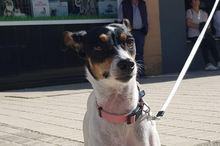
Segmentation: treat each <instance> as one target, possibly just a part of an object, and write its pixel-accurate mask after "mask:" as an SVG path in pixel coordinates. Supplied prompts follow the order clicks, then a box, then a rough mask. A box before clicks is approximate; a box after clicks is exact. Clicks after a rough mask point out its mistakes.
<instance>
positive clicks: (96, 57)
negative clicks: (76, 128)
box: [64, 20, 160, 146]
mask: <svg viewBox="0 0 220 146" xmlns="http://www.w3.org/2000/svg"><path fill="white" fill-rule="evenodd" d="M134 41H135V40H134V38H133V36H132V34H131V32H130V28H129V22H128V21H127V20H122V21H121V22H120V23H113V24H109V25H107V26H102V27H97V28H94V29H92V30H90V31H89V32H86V31H79V32H64V45H65V46H71V47H72V48H74V49H75V50H76V51H77V52H78V53H79V55H80V56H81V57H84V58H85V59H86V60H87V66H86V73H87V79H88V80H89V81H90V82H91V84H92V86H93V88H94V91H93V92H92V93H91V94H90V96H89V99H88V103H87V112H86V114H85V117H84V121H83V133H84V143H85V146H159V145H160V139H159V136H158V133H157V130H156V125H155V122H154V121H153V120H151V119H150V118H149V113H148V112H146V110H148V108H147V106H146V104H145V103H144V102H143V100H142V99H141V97H140V96H139V90H138V88H137V82H136V75H137V64H136V62H135V52H136V48H135V42H134Z"/></svg>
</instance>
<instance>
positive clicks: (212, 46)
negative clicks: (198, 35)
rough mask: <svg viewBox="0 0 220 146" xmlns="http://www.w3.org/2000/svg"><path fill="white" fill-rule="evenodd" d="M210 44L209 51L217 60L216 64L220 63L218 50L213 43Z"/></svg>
mask: <svg viewBox="0 0 220 146" xmlns="http://www.w3.org/2000/svg"><path fill="white" fill-rule="evenodd" d="M208 43H209V50H210V52H211V54H212V57H213V58H214V59H215V62H217V63H218V62H219V61H220V59H219V55H218V49H217V47H216V45H215V44H213V43H211V42H208Z"/></svg>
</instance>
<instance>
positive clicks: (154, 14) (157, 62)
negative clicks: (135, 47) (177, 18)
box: [144, 0, 162, 75]
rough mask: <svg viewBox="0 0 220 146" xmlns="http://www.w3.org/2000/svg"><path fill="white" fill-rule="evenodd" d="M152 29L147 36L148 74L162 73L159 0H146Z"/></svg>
mask: <svg viewBox="0 0 220 146" xmlns="http://www.w3.org/2000/svg"><path fill="white" fill-rule="evenodd" d="M146 4H147V8H148V16H149V27H150V30H149V32H148V34H147V36H146V38H145V46H144V63H145V66H146V73H147V75H157V74H161V73H162V57H161V37H160V21H159V2H158V0H153V1H148V0H147V1H146Z"/></svg>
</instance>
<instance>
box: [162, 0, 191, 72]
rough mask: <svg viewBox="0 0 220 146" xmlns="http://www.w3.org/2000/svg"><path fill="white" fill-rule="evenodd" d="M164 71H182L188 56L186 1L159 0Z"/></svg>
mask: <svg viewBox="0 0 220 146" xmlns="http://www.w3.org/2000/svg"><path fill="white" fill-rule="evenodd" d="M159 10H160V12H159V13H160V32H161V50H162V73H163V74H166V73H175V72H180V71H181V69H182V67H183V65H184V63H185V61H186V58H187V56H186V55H184V53H185V52H186V49H187V43H186V26H185V2H184V1H179V0H159Z"/></svg>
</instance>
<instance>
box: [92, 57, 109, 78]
mask: <svg viewBox="0 0 220 146" xmlns="http://www.w3.org/2000/svg"><path fill="white" fill-rule="evenodd" d="M112 61H113V58H107V59H106V60H105V61H104V62H102V63H93V62H92V61H91V58H88V62H89V67H90V71H91V72H92V74H93V76H95V77H96V78H97V79H98V80H100V79H105V78H108V76H109V73H110V68H111V64H112Z"/></svg>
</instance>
